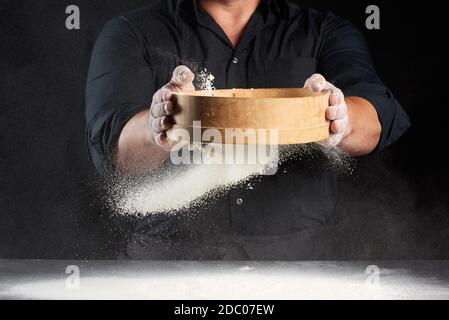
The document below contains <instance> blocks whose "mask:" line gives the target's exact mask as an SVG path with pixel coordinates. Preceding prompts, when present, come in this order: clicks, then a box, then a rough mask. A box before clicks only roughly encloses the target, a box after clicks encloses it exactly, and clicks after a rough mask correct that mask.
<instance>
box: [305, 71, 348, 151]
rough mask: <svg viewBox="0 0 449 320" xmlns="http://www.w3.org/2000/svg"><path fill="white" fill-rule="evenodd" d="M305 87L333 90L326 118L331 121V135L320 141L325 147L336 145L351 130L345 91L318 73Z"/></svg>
mask: <svg viewBox="0 0 449 320" xmlns="http://www.w3.org/2000/svg"><path fill="white" fill-rule="evenodd" d="M304 87H305V88H308V89H309V90H311V91H314V92H319V91H322V90H329V91H330V92H331V94H330V97H329V107H328V108H327V110H326V118H327V119H328V120H329V121H331V126H330V130H331V136H330V137H329V139H326V140H324V141H320V142H318V143H319V144H321V145H322V146H324V147H336V146H337V145H338V144H339V143H340V142H341V140H342V139H343V138H344V137H345V136H346V135H347V133H348V131H349V121H348V108H347V106H346V102H345V96H344V94H343V92H342V91H341V90H340V89H338V88H337V87H335V86H334V85H333V84H332V83H329V82H327V81H326V79H325V78H324V77H323V76H322V75H321V74H318V73H316V74H314V75H312V76H311V77H310V78H309V79H307V80H306V83H305V84H304Z"/></svg>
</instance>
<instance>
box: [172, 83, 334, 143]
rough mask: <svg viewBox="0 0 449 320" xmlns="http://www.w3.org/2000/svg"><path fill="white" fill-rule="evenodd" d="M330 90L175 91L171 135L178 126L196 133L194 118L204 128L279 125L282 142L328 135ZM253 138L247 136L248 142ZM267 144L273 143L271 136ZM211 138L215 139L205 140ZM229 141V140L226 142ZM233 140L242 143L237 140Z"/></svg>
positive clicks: (299, 140) (277, 126) (309, 139)
mask: <svg viewBox="0 0 449 320" xmlns="http://www.w3.org/2000/svg"><path fill="white" fill-rule="evenodd" d="M329 94H330V93H329V92H328V91H323V92H318V93H315V92H312V91H310V90H308V89H305V88H285V89H227V90H213V91H190V92H180V93H174V94H173V103H174V105H175V110H176V112H175V114H174V120H175V125H174V127H173V129H171V130H170V131H169V132H168V137H169V139H173V140H178V138H176V137H177V135H175V134H174V132H175V131H176V129H186V130H187V131H188V132H190V133H192V131H193V129H194V128H195V127H196V126H194V121H201V128H200V129H201V132H204V131H205V130H206V129H210V128H216V129H217V130H218V131H220V132H221V133H222V134H223V137H224V136H225V131H226V130H235V129H243V130H244V131H248V130H250V131H251V130H252V131H253V132H256V133H257V134H260V133H258V132H262V131H263V130H260V129H277V143H278V144H302V143H309V142H315V141H320V140H324V139H327V138H328V137H329V125H330V123H329V121H327V120H326V116H325V113H326V109H327V107H328V105H329ZM196 128H198V127H196ZM248 141H249V140H245V142H244V143H245V144H246V143H253V142H248ZM267 141H268V142H267V143H266V144H271V143H270V141H271V140H269V139H268V140H267ZM202 142H211V141H202ZM226 143H228V142H226ZM233 143H238V142H236V140H234V141H233Z"/></svg>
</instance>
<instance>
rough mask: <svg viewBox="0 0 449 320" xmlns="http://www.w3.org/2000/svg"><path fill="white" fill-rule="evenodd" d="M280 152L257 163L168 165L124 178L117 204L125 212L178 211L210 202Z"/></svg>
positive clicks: (265, 166)
mask: <svg viewBox="0 0 449 320" xmlns="http://www.w3.org/2000/svg"><path fill="white" fill-rule="evenodd" d="M277 159H278V158H277V155H273V157H272V158H270V159H269V161H268V162H267V163H257V164H197V165H193V164H192V165H176V166H175V165H171V164H165V165H163V166H161V167H160V168H158V169H156V170H155V172H153V173H152V174H151V175H150V176H149V177H146V178H143V179H142V181H139V182H138V183H135V184H132V183H129V182H128V181H122V182H121V183H120V184H118V185H117V186H118V188H117V186H116V189H115V207H116V208H117V209H118V211H119V212H120V213H122V214H140V215H142V214H148V213H158V212H164V213H176V212H178V211H179V210H182V209H185V208H187V207H195V206H201V205H204V204H207V202H208V201H209V200H210V199H211V198H213V197H215V196H217V195H219V194H220V193H222V192H225V191H226V189H227V188H229V187H231V186H233V185H236V184H238V183H242V182H244V181H246V180H247V179H249V178H250V177H252V176H255V175H261V174H265V173H266V172H268V171H269V170H270V169H271V168H272V167H273V166H275V165H276V164H277Z"/></svg>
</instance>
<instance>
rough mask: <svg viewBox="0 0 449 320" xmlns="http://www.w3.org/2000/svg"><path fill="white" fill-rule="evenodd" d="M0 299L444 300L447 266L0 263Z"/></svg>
mask: <svg viewBox="0 0 449 320" xmlns="http://www.w3.org/2000/svg"><path fill="white" fill-rule="evenodd" d="M370 265H372V266H375V267H371V269H370V270H374V271H376V270H378V271H379V273H378V274H377V273H376V272H375V273H374V274H368V273H366V271H367V267H368V266H370ZM68 266H76V268H78V269H79V287H78V286H77V282H76V281H75V282H74V281H73V280H74V279H75V278H74V277H76V274H73V273H71V272H72V271H71V270H73V269H70V268H69V269H68V270H67V267H68ZM76 268H75V269H76ZM377 268H378V269H377ZM66 271H67V272H69V274H67V273H66ZM75 273H76V272H75ZM377 275H378V276H377ZM377 279H378V280H379V281H377ZM0 299H187V300H196V299H205V300H214V299H217V300H222V299H224V300H229V299H235V300H256V299H274V300H278V299H287V300H297V299H449V261H366V262H365V261H358V262H350V261H345V262H343V261H341V262H207V261H205V262H188V261H187V262H175V261H173V262H169V261H166V262H162V261H64V260H0Z"/></svg>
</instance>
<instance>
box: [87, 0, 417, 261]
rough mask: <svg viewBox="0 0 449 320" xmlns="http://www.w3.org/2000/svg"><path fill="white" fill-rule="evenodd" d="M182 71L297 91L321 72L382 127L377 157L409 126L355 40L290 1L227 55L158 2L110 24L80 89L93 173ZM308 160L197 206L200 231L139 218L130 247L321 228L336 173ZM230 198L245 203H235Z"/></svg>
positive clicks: (272, 5)
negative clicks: (363, 103) (369, 108)
mask: <svg viewBox="0 0 449 320" xmlns="http://www.w3.org/2000/svg"><path fill="white" fill-rule="evenodd" d="M180 64H184V65H187V66H188V67H190V68H191V69H192V70H193V71H199V70H202V69H207V71H208V72H210V73H212V74H213V75H214V76H215V83H214V84H215V87H216V88H218V89H221V88H268V87H302V86H303V85H304V82H305V80H306V79H307V78H308V77H310V76H311V75H312V74H313V73H316V72H317V73H321V74H323V75H324V76H325V78H326V79H327V80H328V81H329V82H331V83H333V84H334V85H336V86H337V87H339V88H340V89H342V91H343V92H344V94H345V95H346V96H359V97H363V98H365V99H367V100H368V101H370V102H371V103H372V104H373V105H374V107H375V108H376V110H377V113H378V116H379V119H380V122H381V124H382V134H381V139H380V142H379V145H378V147H377V150H381V149H382V148H384V147H385V146H387V145H389V144H391V143H392V142H394V141H395V140H396V139H398V138H399V137H400V136H401V135H402V134H403V133H404V131H405V130H406V129H407V128H408V126H409V120H408V117H407V115H406V114H405V112H404V111H403V109H402V108H401V106H400V104H399V103H398V101H397V100H396V99H395V97H394V95H393V94H392V93H391V91H390V90H389V89H387V88H386V87H385V86H384V84H383V83H382V82H381V80H380V79H379V77H378V76H377V74H376V72H375V70H374V68H373V65H372V62H371V58H370V54H369V50H368V48H367V45H366V43H365V41H364V39H363V37H362V35H361V33H360V32H359V31H358V30H356V28H355V27H354V26H353V25H352V24H350V23H349V22H347V21H345V20H344V19H342V18H340V17H337V16H335V15H333V14H332V13H323V12H317V11H315V10H312V9H306V8H303V7H300V6H299V5H297V4H296V3H295V2H294V1H282V0H272V1H270V0H265V1H262V2H261V4H260V6H259V7H258V9H257V10H256V12H255V13H254V14H253V16H252V17H251V20H250V22H249V24H248V25H247V27H246V29H245V31H244V33H243V35H242V36H241V39H240V40H239V43H238V44H237V46H236V47H235V48H234V47H233V45H232V44H231V42H230V41H229V39H228V38H227V36H226V35H225V33H224V32H223V30H222V29H221V28H220V27H219V26H218V24H217V23H216V22H215V21H214V20H213V18H212V17H211V16H210V15H209V14H208V13H207V12H206V11H205V10H204V9H203V8H202V7H201V6H200V5H199V4H198V3H197V1H193V0H179V1H176V0H168V1H157V2H155V3H153V4H151V5H149V6H147V7H144V8H143V9H140V10H137V11H133V12H130V13H127V14H123V15H121V16H119V17H117V18H115V19H113V20H112V21H111V22H109V23H108V24H107V25H106V26H105V27H104V29H103V31H102V32H101V34H100V36H99V38H98V40H97V42H96V45H95V48H94V50H93V54H92V59H91V65H90V70H89V76H88V81H87V89H86V119H87V144H88V147H89V153H90V157H91V159H92V161H93V162H94V164H95V166H96V168H97V169H98V170H99V171H100V172H106V171H107V169H108V168H109V167H110V165H111V155H112V153H113V150H114V147H115V144H116V142H117V139H118V136H119V135H120V132H121V130H122V128H123V126H124V125H125V124H126V122H127V121H128V120H129V119H130V118H131V117H132V116H133V115H135V114H136V113H138V112H140V111H142V110H145V109H146V108H148V107H149V105H150V103H151V98H152V95H153V94H154V92H155V91H156V90H158V89H159V88H160V87H162V86H163V85H164V84H166V83H167V82H168V81H169V80H170V78H171V74H172V72H173V70H174V69H175V67H176V66H178V65H180ZM312 153H313V155H312V156H310V153H308V154H309V156H305V157H302V159H296V160H292V161H288V162H287V163H286V164H284V165H283V167H282V168H280V170H279V173H278V174H277V175H275V176H268V177H260V178H259V179H258V180H260V181H257V183H255V188H254V189H253V190H247V189H241V190H238V189H237V190H235V191H232V192H230V193H229V194H228V195H227V196H223V197H222V198H221V199H218V200H217V205H216V206H212V208H208V209H204V211H210V212H213V214H200V215H199V216H201V218H198V219H200V220H202V222H203V224H199V223H194V224H192V223H190V222H191V221H192V219H191V218H189V219H182V218H179V216H178V217H177V218H168V217H166V216H161V215H157V216H151V217H148V218H147V219H144V220H142V221H141V222H140V223H139V224H138V228H137V232H136V236H135V239H134V240H135V241H134V243H136V242H138V243H140V245H141V246H143V247H146V245H144V244H143V243H145V242H146V241H147V240H148V237H149V235H151V236H152V237H154V238H157V237H158V235H161V234H164V235H167V234H172V235H173V237H171V239H174V238H177V239H184V238H191V239H194V240H192V241H194V242H195V241H196V242H195V243H199V242H202V241H203V240H204V241H206V242H208V243H209V244H211V243H212V244H211V246H212V247H214V248H216V247H217V245H216V244H217V242H213V241H212V240H210V239H218V238H220V239H222V235H223V234H226V235H232V236H233V237H234V239H236V237H237V238H239V237H243V238H245V237H259V236H262V237H264V236H269V237H273V236H275V237H276V236H284V235H288V234H292V233H295V232H301V230H303V229H304V228H306V227H308V226H311V225H315V224H318V225H319V224H323V223H325V222H326V221H328V220H329V218H330V216H331V215H332V211H333V207H334V204H335V199H336V182H335V174H334V172H333V171H332V169H331V168H330V167H329V166H326V165H324V164H319V163H323V162H325V158H326V156H325V152H323V151H320V149H319V148H315V151H313V152H312ZM320 159H321V160H320ZM323 159H324V160H323ZM284 171H287V172H288V174H284V173H283V172H284ZM237 198H239V199H240V198H242V199H243V202H242V201H238V202H239V203H240V204H237V201H236V199H237ZM187 220H189V221H190V222H189V223H188V222H187ZM206 220H207V221H206ZM161 221H162V222H161ZM167 221H169V222H167ZM205 224H206V225H208V227H207V228H204V225H205ZM175 225H176V226H175ZM192 225H195V226H199V225H202V227H201V228H196V227H192ZM192 228H193V229H195V230H193V229H192ZM197 229H201V230H202V231H204V230H207V232H206V234H204V232H200V231H198V230H197ZM174 230H176V232H175V231H174ZM180 230H183V231H180ZM175 233H176V234H175ZM213 235H216V236H217V237H216V238H214V236H213ZM168 238H170V237H168ZM168 238H167V239H168ZM144 239H146V240H145V241H144ZM205 239H206V240H205ZM184 240H185V239H184ZM184 240H183V241H180V242H177V244H178V245H183V243H185V242H186V241H187V240H185V241H184ZM217 241H218V240H217ZM220 241H221V240H220ZM162 243H164V242H163V241H162ZM150 247H151V246H150ZM162 247H163V248H164V249H163V251H164V250H165V244H163V245H162ZM153 249H154V247H152V248H149V249H148V248H147V249H144V251H145V250H146V251H151V250H153ZM154 250H155V249H154ZM137 256H139V254H137ZM199 256H201V254H199ZM150 257H155V256H154V255H151V254H150ZM156 257H159V256H157V255H156Z"/></svg>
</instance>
